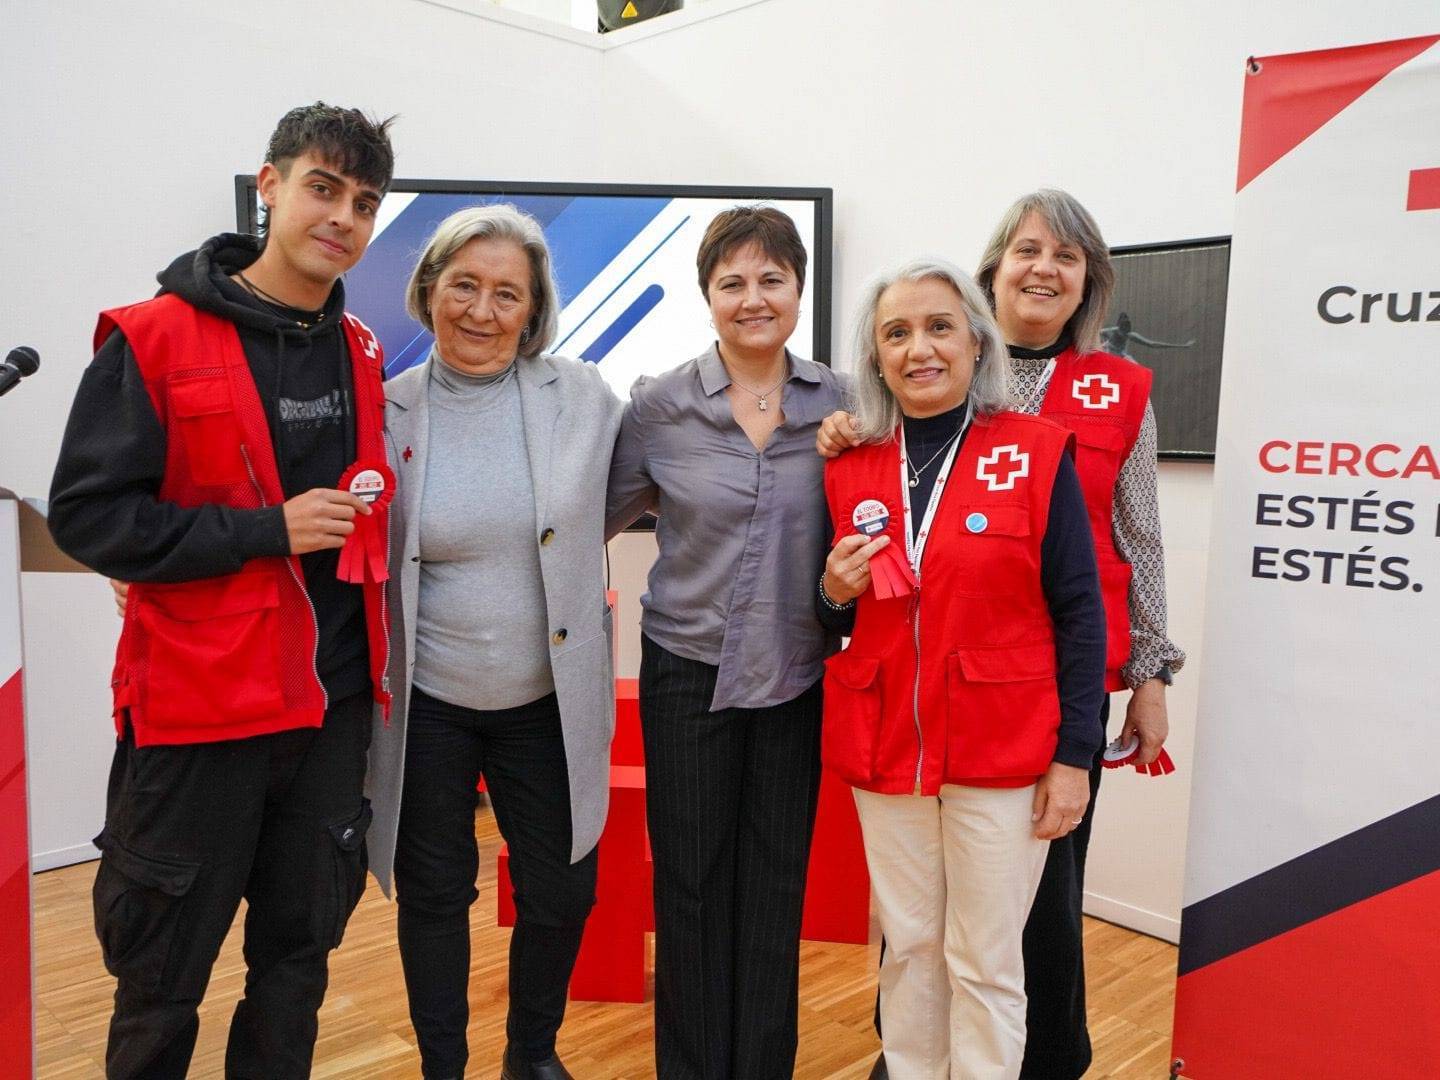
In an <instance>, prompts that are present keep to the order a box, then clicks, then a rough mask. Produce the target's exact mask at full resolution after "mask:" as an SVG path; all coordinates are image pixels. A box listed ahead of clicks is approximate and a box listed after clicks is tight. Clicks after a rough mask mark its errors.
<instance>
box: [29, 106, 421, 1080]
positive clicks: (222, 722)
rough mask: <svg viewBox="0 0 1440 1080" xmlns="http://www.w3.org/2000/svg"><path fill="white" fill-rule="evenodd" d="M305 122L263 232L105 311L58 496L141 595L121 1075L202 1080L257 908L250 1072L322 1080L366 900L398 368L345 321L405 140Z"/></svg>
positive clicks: (120, 678) (114, 845)
mask: <svg viewBox="0 0 1440 1080" xmlns="http://www.w3.org/2000/svg"><path fill="white" fill-rule="evenodd" d="M389 123H390V121H385V122H383V123H377V122H375V121H373V120H371V119H369V118H367V117H366V116H365V115H363V114H362V113H360V112H359V111H357V110H354V109H339V108H334V107H332V106H328V105H325V104H323V103H316V104H315V105H312V106H306V107H303V108H298V109H294V110H292V111H291V112H289V113H287V114H286V115H285V117H284V118H283V119H282V120H281V121H280V124H279V126H278V127H277V128H276V130H275V133H274V135H273V136H272V137H271V140H270V145H269V150H268V152H267V155H266V161H265V164H264V166H263V167H262V168H261V170H260V173H259V176H258V188H259V193H260V198H261V199H262V200H263V202H264V204H265V223H264V237H263V239H256V238H254V237H249V236H239V235H234V234H225V235H221V236H217V237H215V238H213V239H211V240H208V241H206V242H205V243H204V244H203V245H201V247H200V248H199V250H197V251H193V252H190V253H188V254H185V255H182V256H181V257H180V258H178V259H176V260H175V261H174V262H173V263H171V264H170V266H169V267H167V268H166V269H165V270H163V271H161V273H160V275H159V280H160V286H161V289H160V294H159V295H158V296H157V297H156V298H155V299H153V300H149V301H146V302H144V303H140V304H135V305H132V306H129V307H124V308H116V309H114V310H111V311H106V312H103V313H102V314H101V316H100V322H99V326H98V328H97V330H96V335H95V348H96V352H95V358H94V360H93V361H92V362H91V364H90V366H89V367H88V368H87V369H86V371H85V373H84V376H83V377H82V379H81V383H80V389H79V391H78V393H77V394H76V398H75V404H74V406H73V408H72V410H71V414H70V421H69V425H68V427H67V428H66V432H65V438H64V442H63V444H62V446H61V450H60V459H59V462H58V464H57V466H56V470H55V479H54V483H53V486H52V489H51V514H50V527H51V530H52V532H53V533H54V536H55V539H56V542H57V543H58V544H59V545H60V546H61V547H62V548H63V549H64V550H65V551H67V552H69V553H70V554H71V555H73V556H74V557H75V558H77V559H79V560H80V561H81V562H84V563H85V564H87V565H88V566H91V567H93V568H94V569H95V570H97V571H98V572H100V573H102V574H105V575H107V576H109V577H112V578H117V579H120V580H123V581H128V582H132V583H133V585H132V586H131V587H130V592H129V602H128V604H127V605H126V608H125V619H124V627H123V630H122V631H121V635H120V643H119V646H118V648H117V654H116V663H115V670H114V675H113V677H112V686H113V689H114V705H115V725H116V733H117V736H118V741H117V745H116V750H115V759H114V763H113V765H112V767H111V773H110V783H109V789H108V793H107V799H106V813H105V827H104V830H103V831H102V832H101V833H100V835H99V836H98V837H97V838H96V841H95V843H96V845H97V846H98V847H99V848H100V850H101V853H102V855H101V860H100V868H99V872H98V874H97V876H96V879H95V890H94V899H95V928H96V932H97V934H98V935H99V938H100V945H101V950H102V952H103V954H104V959H105V965H106V967H107V968H108V969H109V971H110V972H111V973H112V974H113V975H114V976H115V977H116V978H117V980H118V986H117V988H116V993H115V1011H114V1015H113V1017H112V1019H111V1023H110V1042H109V1048H108V1050H107V1053H106V1072H107V1075H109V1076H110V1077H140V1076H144V1077H183V1076H184V1075H185V1074H186V1071H187V1069H188V1067H189V1063H190V1057H191V1054H192V1052H193V1050H194V1045H195V1036H196V1032H197V1030H198V1026H199V1022H198V1019H197V1015H196V1007H197V1006H198V1005H199V1003H200V1001H201V999H202V998H203V997H204V995H205V987H206V984H207V983H208V981H209V978H210V969H211V966H212V965H213V963H214V961H215V957H216V955H217V953H218V952H219V949H220V945H221V943H222V941H223V940H224V938H225V934H226V932H227V931H228V930H229V928H230V924H231V922H232V921H233V919H234V917H235V912H236V910H237V908H238V906H239V903H240V900H241V898H242V897H243V898H244V899H245V900H246V901H247V903H248V912H247V915H246V919H245V962H246V968H247V971H246V979H245V994H244V997H243V998H242V999H241V1001H240V1003H239V1004H238V1005H237V1006H236V1009H235V1014H234V1017H233V1019H232V1021H231V1026H230V1041H229V1049H228V1052H227V1054H226V1060H225V1072H226V1075H227V1076H232V1077H253V1078H264V1080H282V1078H286V1077H305V1076H308V1075H309V1073H310V1061H311V1056H312V1052H313V1049H314V1043H315V1033H316V1019H315V1017H316V1011H317V1010H318V1009H319V1006H320V1003H321V1000H322V999H323V997H324V994H325V985H326V981H327V978H328V959H329V953H330V950H331V949H334V948H335V947H336V946H338V945H339V944H340V938H341V935H342V934H343V932H344V929H345V923H346V921H347V920H348V918H349V916H350V913H351V911H352V910H353V909H354V907H355V904H356V902H357V901H358V899H359V897H360V893H361V891H362V889H363V886H364V877H365V869H366V866H365V845H364V839H365V829H366V826H367V824H368V821H369V809H368V805H367V803H366V801H365V799H364V798H363V796H362V794H361V792H362V786H363V782H364V775H365V758H366V751H367V748H368V746H369V740H370V725H371V718H372V711H373V710H374V709H375V708H376V707H379V708H382V709H383V708H384V707H385V705H386V704H387V703H388V698H389V694H388V687H387V686H386V685H385V678H384V672H385V664H386V659H387V657H386V648H385V636H386V635H385V629H386V628H385V612H384V605H383V603H382V595H381V591H380V590H381V589H382V588H383V586H379V585H376V584H373V583H367V584H363V585H361V584H351V583H350V582H349V581H347V580H341V578H340V577H338V576H337V567H338V564H339V562H340V559H339V554H340V549H341V548H342V547H343V546H344V545H345V544H346V541H347V538H349V537H350V536H352V534H354V533H356V531H357V530H360V531H361V533H362V534H363V532H364V530H366V529H367V528H369V529H376V528H378V529H379V530H381V531H380V532H378V534H372V536H374V535H378V536H379V537H380V538H381V540H382V542H383V537H384V533H383V528H384V512H383V510H372V508H371V506H369V505H367V503H366V502H363V501H362V500H361V499H359V498H357V497H356V496H355V495H353V494H351V493H350V492H349V491H342V490H339V486H340V481H341V477H342V474H344V473H346V472H347V470H349V469H350V468H352V466H354V465H355V464H360V465H362V466H363V465H365V464H370V463H377V462H378V463H380V464H382V465H383V463H384V461H385V451H384V444H383V436H382V432H383V415H384V413H383V410H384V397H383V393H382V390H381V385H380V380H381V371H382V366H381V364H382V361H381V357H380V350H379V347H378V344H377V343H376V341H375V339H374V337H373V335H371V334H370V332H369V331H368V330H367V329H365V327H364V326H363V324H361V323H360V322H359V321H358V320H356V319H354V318H353V317H351V316H348V315H346V313H345V310H344V290H343V288H342V286H341V284H340V277H341V275H342V274H344V273H345V272H346V271H347V270H349V269H350V268H351V267H352V266H354V265H355V264H356V263H357V262H358V261H359V260H360V257H361V256H362V255H363V254H364V253H365V248H366V245H367V244H368V243H369V241H370V236H371V233H372V231H373V230H374V227H375V214H376V211H377V210H378V209H379V206H380V200H381V198H382V196H383V195H384V193H385V190H386V188H387V187H388V186H389V184H390V178H391V174H392V170H393V161H394V158H393V153H392V150H391V147H390V141H389V136H388V132H387V127H388V125H389Z"/></svg>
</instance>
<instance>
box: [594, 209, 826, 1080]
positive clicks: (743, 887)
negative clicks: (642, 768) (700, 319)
mask: <svg viewBox="0 0 1440 1080" xmlns="http://www.w3.org/2000/svg"><path fill="white" fill-rule="evenodd" d="M697 263H698V270H699V282H700V289H701V292H702V293H703V294H704V295H705V298H706V300H707V302H708V303H709V305H710V313H711V316H712V319H713V324H714V327H715V333H716V336H717V338H718V339H719V340H718V341H717V342H716V343H715V344H714V345H712V346H711V347H710V348H709V349H707V350H706V351H705V352H704V353H703V354H701V355H700V356H698V357H696V358H695V359H693V360H690V361H688V362H687V363H684V364H681V365H680V366H679V367H677V368H674V369H672V370H670V371H668V372H666V373H665V374H663V375H660V376H658V377H656V378H642V379H640V380H639V381H637V382H636V384H635V386H634V388H633V389H632V391H631V398H630V403H629V405H628V406H627V407H626V409H625V418H624V421H623V423H622V426H621V435H620V441H619V443H618V444H617V446H616V450H615V459H614V463H613V465H612V468H611V472H610V496H609V508H608V510H607V515H606V516H607V518H608V519H609V523H608V525H607V529H608V530H609V531H612V532H613V531H615V530H617V529H619V528H621V527H623V526H624V525H625V524H627V523H628V522H629V521H630V520H632V519H633V518H634V517H635V516H636V515H637V514H639V513H640V512H641V511H643V510H646V509H650V510H654V511H655V512H656V513H657V514H658V516H659V522H658V524H657V526H656V540H657V542H658V544H659V549H660V551H659V556H658V558H657V559H656V561H655V564H654V567H653V568H652V569H651V571H650V579H649V591H648V592H646V594H645V595H644V596H643V597H642V598H641V603H642V605H643V607H644V615H643V617H642V620H641V629H642V631H643V638H642V659H641V667H640V717H641V725H642V728H643V732H644V740H645V763H646V802H647V812H648V815H649V827H650V844H651V851H652V853H653V857H654V868H655V930H656V956H655V1049H656V1071H657V1074H658V1076H659V1077H660V1080H673V1078H686V1080H688V1078H692V1077H693V1078H702V1077H703V1078H706V1080H721V1078H728V1077H745V1078H746V1080H766V1078H771V1077H788V1076H790V1075H791V1072H792V1071H793V1067H794V1061H795V1047H796V1013H797V999H796V992H797V980H798V972H799V937H800V916H801V910H802V906H803V901H804V893H805V870H806V865H807V861H808V858H809V851H810V834H811V830H812V827H813V825H814V818H815V805H816V795H817V792H818V787H819V778H820V764H819V732H820V685H819V681H820V678H821V675H822V673H823V661H824V658H825V656H826V654H827V652H828V651H829V646H830V642H829V641H828V640H827V638H826V635H825V632H824V630H823V629H822V628H821V626H820V624H819V622H818V620H817V619H816V616H815V611H814V592H815V582H816V581H818V580H819V576H820V572H821V568H822V566H823V564H824V561H825V552H826V549H827V548H828V546H829V540H830V536H829V530H828V518H827V515H826V509H825V495H824V491H823V489H822V475H823V471H824V470H823V462H822V461H821V459H820V458H819V457H818V456H817V455H816V454H815V451H814V436H815V431H816V426H817V425H818V423H819V422H820V420H821V419H822V418H823V417H824V416H826V415H827V414H828V413H829V412H830V411H831V410H833V409H835V408H838V407H839V406H840V403H841V401H842V386H841V384H840V381H839V380H838V379H837V377H836V376H835V374H834V373H833V372H831V371H830V369H829V368H827V367H824V366H823V365H821V364H817V363H814V362H812V361H809V360H802V359H800V358H799V357H797V356H795V355H794V354H792V353H790V352H789V351H788V350H787V349H786V348H785V343H786V342H787V341H788V339H789V338H790V335H791V333H792V332H793V331H794V329H795V325H796V321H797V319H798V317H799V305H800V293H801V290H802V288H803V286H804V281H805V265H806V253H805V247H804V245H803V243H802V242H801V240H800V237H799V235H798V234H797V232H796V230H795V225H794V223H793V222H792V221H791V220H790V219H789V218H788V217H786V216H785V215H784V214H782V213H780V212H779V211H778V210H775V209H772V208H769V207H737V208H735V209H733V210H729V211H726V212H724V213H722V214H720V215H719V216H718V217H717V218H716V219H715V220H714V222H713V223H712V224H711V225H710V227H709V229H708V230H707V231H706V234H705V237H704V239H703V240H702V241H701V244H700V250H699V253H698V256H697Z"/></svg>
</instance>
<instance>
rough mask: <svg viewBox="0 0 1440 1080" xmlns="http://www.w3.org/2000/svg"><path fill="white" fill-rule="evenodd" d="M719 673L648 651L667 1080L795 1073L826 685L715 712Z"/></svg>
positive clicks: (650, 802)
mask: <svg viewBox="0 0 1440 1080" xmlns="http://www.w3.org/2000/svg"><path fill="white" fill-rule="evenodd" d="M715 677H716V669H715V668H714V667H711V666H710V665H708V664H702V663H698V662H697V661H694V660H687V659H685V658H683V657H680V656H676V655H675V654H674V653H671V652H669V651H668V650H666V649H664V648H662V647H660V646H659V645H657V644H655V642H653V641H651V640H650V639H649V638H644V639H643V640H642V652H641V663H640V720H641V726H642V728H643V731H644V738H645V765H646V776H645V787H646V792H645V797H646V813H647V816H648V820H649V827H650V847H651V852H652V855H653V858H654V861H655V1063H656V1065H655V1067H656V1074H657V1077H658V1080H730V1078H732V1077H733V1078H735V1080H770V1078H782V1077H789V1076H790V1075H791V1074H792V1073H793V1072H794V1067H795V1048H796V1040H797V1036H796V1020H797V1012H798V993H799V973H800V918H801V914H802V912H803V908H804V903H805V874H806V870H807V867H808V864H809V858H810V837H811V833H812V831H813V830H814V826H815V806H816V800H817V799H818V796H819V790H820V685H819V684H818V683H817V684H816V685H814V686H812V687H811V688H810V689H809V690H807V691H805V692H804V693H803V694H801V695H800V696H799V697H798V698H795V699H794V700H793V701H788V702H785V703H783V704H781V705H776V706H773V707H771V708H766V709H724V710H721V711H719V712H711V711H710V701H711V698H712V696H713V694H714V691H715Z"/></svg>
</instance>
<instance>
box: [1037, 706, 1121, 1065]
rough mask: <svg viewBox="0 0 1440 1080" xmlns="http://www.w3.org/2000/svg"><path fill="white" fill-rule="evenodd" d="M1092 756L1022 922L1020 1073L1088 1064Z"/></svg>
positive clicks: (1105, 718) (1095, 790) (1105, 712)
mask: <svg viewBox="0 0 1440 1080" xmlns="http://www.w3.org/2000/svg"><path fill="white" fill-rule="evenodd" d="M1109 721H1110V698H1109V696H1108V695H1107V696H1106V698H1105V703H1104V704H1103V705H1102V706H1101V707H1100V729H1101V731H1104V730H1105V728H1106V726H1107V725H1108V723H1109ZM1104 771H1105V770H1104V768H1103V767H1102V766H1101V764H1100V755H1099V754H1097V755H1096V756H1095V763H1094V764H1093V765H1092V766H1091V767H1090V805H1089V806H1087V807H1086V808H1085V820H1084V821H1083V822H1081V823H1080V824H1079V825H1077V826H1076V827H1075V831H1074V832H1072V833H1070V834H1069V835H1068V836H1066V837H1064V838H1062V839H1060V840H1052V841H1050V853H1049V855H1048V856H1047V857H1046V859H1045V872H1044V874H1043V875H1042V876H1041V878H1040V890H1039V892H1037V893H1036V894H1035V903H1034V905H1033V906H1032V907H1031V908H1030V918H1029V920H1028V921H1027V922H1026V923H1025V937H1024V949H1025V994H1026V997H1027V998H1028V999H1029V1003H1028V1005H1027V1006H1026V1012H1025V1029H1026V1037H1025V1061H1024V1064H1023V1065H1022V1066H1021V1068H1020V1075H1021V1077H1023V1078H1024V1080H1079V1077H1081V1076H1083V1075H1084V1073H1085V1070H1086V1069H1088V1068H1089V1067H1090V1057H1091V1054H1090V1031H1089V1028H1088V1027H1087V1026H1086V1024H1085V950H1084V948H1083V945H1082V941H1083V934H1084V924H1083V922H1082V920H1081V904H1082V903H1083V902H1084V899H1085V856H1086V854H1087V853H1088V852H1089V850H1090V825H1091V822H1093V821H1094V820H1095V803H1096V799H1097V797H1098V796H1099V794H1100V776H1101V774H1102V773H1103V772H1104Z"/></svg>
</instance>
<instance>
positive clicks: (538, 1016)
mask: <svg viewBox="0 0 1440 1080" xmlns="http://www.w3.org/2000/svg"><path fill="white" fill-rule="evenodd" d="M482 773H483V774H484V776H485V787H486V789H487V790H488V791H489V793H490V802H491V804H492V805H493V806H494V808H495V820H496V823H497V824H498V825H499V826H500V834H501V835H502V836H503V837H504V838H505V842H506V843H507V844H508V845H509V846H510V880H511V883H512V884H513V885H514V891H515V930H514V932H513V933H512V934H511V935H510V1012H509V1016H508V1018H507V1020H506V1023H505V1032H506V1036H507V1037H508V1039H509V1041H510V1043H511V1045H513V1046H514V1047H515V1049H516V1051H517V1053H518V1054H519V1055H520V1056H521V1057H522V1058H525V1059H527V1060H530V1061H543V1060H544V1059H545V1058H547V1057H549V1056H550V1055H551V1054H552V1053H554V1052H555V1033H556V1032H557V1031H559V1030H560V1023H561V1021H562V1020H564V1018H565V997H566V992H567V990H568V988H569V985H570V973H571V972H572V971H573V970H574V968H575V957H576V955H577V954H578V953H579V952H580V938H581V936H582V935H583V934H584V931H585V920H586V919H587V918H588V917H589V915H590V909H591V908H592V907H593V906H594V905H595V870H596V866H597V863H598V851H599V849H598V848H592V849H591V851H590V853H589V854H588V855H586V856H585V857H584V858H583V859H581V860H580V861H579V862H577V863H574V864H572V863H571V862H570V844H571V828H570V779H569V773H568V770H567V769H566V764H565V742H564V738H563V737H562V735H561V730H560V708H559V705H558V704H557V702H556V700H555V695H554V694H550V695H548V696H546V697H543V698H540V699H539V700H538V701H533V702H530V703H529V704H527V705H522V706H519V707H518V708H514V709H497V710H494V711H487V712H481V711H479V710H476V709H466V708H463V707H462V706H459V705H451V704H449V703H448V702H444V701H439V700H437V699H436V698H433V697H431V696H430V695H429V694H427V693H425V692H424V691H423V690H420V689H419V688H415V689H413V690H412V691H411V696H410V714H409V720H408V726H407V728H406V733H405V791H404V795H403V796H402V797H401V802H400V830H399V835H398V836H397V838H396V844H395V890H396V899H397V902H398V904H399V920H398V923H399V938H400V960H401V963H402V965H403V967H404V970H405V989H406V991H407V992H408V994H409V998H410V1021H411V1023H412V1024H414V1025H415V1035H416V1037H417V1039H418V1040H419V1043H420V1059H421V1066H422V1068H423V1069H424V1073H425V1076H426V1077H451V1076H456V1077H458V1076H461V1075H463V1074H464V1071H465V1064H466V1062H467V1061H468V1059H469V1047H468V1045H467V1043H466V1039H465V1028H466V1026H467V1024H468V1023H469V1019H470V1003H469V999H468V991H469V984H470V915H469V911H470V905H471V904H473V903H474V902H475V898H476V896H478V895H479V893H478V892H477V890H476V888H475V875H476V873H477V871H478V870H479V867H480V856H479V849H478V848H477V846H476V843H475V808H476V806H477V805H478V802H479V795H478V794H477V792H476V790H475V784H476V782H477V781H478V780H479V778H480V775H481V774H482Z"/></svg>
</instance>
